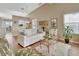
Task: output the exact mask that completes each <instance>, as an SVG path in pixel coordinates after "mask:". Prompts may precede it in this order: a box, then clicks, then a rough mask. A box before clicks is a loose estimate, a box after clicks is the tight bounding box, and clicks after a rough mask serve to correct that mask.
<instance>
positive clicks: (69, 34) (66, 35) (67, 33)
mask: <svg viewBox="0 0 79 59" xmlns="http://www.w3.org/2000/svg"><path fill="white" fill-rule="evenodd" d="M72 32H73V30H72V28H71V26H66V25H65V28H64V38H65V43H67V44H68V43H69V40H70V38H72Z"/></svg>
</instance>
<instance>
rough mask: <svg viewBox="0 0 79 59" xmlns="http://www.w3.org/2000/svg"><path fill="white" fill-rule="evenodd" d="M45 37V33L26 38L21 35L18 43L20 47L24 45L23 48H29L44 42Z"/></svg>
mask: <svg viewBox="0 0 79 59" xmlns="http://www.w3.org/2000/svg"><path fill="white" fill-rule="evenodd" d="M44 35H45V32H43V33H36V34H33V35H25V36H23V35H21V36H19V38H18V43H19V44H20V45H22V46H23V47H26V46H29V45H31V44H33V43H36V42H38V41H40V40H43V39H44Z"/></svg>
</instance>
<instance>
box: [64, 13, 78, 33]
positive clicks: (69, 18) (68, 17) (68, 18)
mask: <svg viewBox="0 0 79 59" xmlns="http://www.w3.org/2000/svg"><path fill="white" fill-rule="evenodd" d="M64 25H68V26H71V27H72V29H73V34H79V12H77V13H70V14H65V15H64Z"/></svg>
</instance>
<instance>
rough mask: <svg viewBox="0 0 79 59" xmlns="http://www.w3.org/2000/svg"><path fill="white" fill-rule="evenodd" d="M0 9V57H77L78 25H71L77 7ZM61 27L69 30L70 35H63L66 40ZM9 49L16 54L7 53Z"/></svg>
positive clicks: (30, 5) (9, 6) (39, 5)
mask: <svg viewBox="0 0 79 59" xmlns="http://www.w3.org/2000/svg"><path fill="white" fill-rule="evenodd" d="M0 7H1V8H2V9H1V10H0V12H1V15H0V18H1V20H0V25H1V26H0V31H1V32H0V38H1V39H4V42H3V40H1V41H0V42H2V43H3V44H1V45H2V47H1V49H2V50H1V49H0V55H2V56H6V55H9V56H11V55H15V56H33V55H35V56H37V55H40V56H77V55H79V51H78V49H79V46H78V45H79V40H78V39H79V35H78V34H79V33H78V24H74V25H73V24H71V23H73V22H78V11H79V4H78V3H24V4H23V3H20V4H18V3H15V4H9V3H8V4H5V3H4V4H1V5H0ZM5 7H6V8H5ZM26 7H27V8H26ZM5 10H6V11H5ZM4 11H5V12H4ZM72 19H73V20H72ZM75 20H76V21H75ZM64 25H67V26H69V27H70V25H71V27H72V30H73V32H72V33H71V32H69V33H65V34H67V35H68V36H65V35H64V36H63V33H64V29H65V26H64ZM69 30H70V29H69ZM70 35H71V36H72V38H71V37H70ZM66 38H67V40H68V41H67V42H66V40H65V39H66ZM5 40H6V41H7V42H8V43H7V45H8V46H6V45H5V44H6V43H5ZM9 45H10V47H9ZM3 46H5V48H7V49H5V48H3ZM58 47H59V48H58ZM9 48H11V51H13V50H16V52H15V53H12V52H11V51H8V49H9ZM3 50H6V51H5V52H6V53H5V52H4V51H3ZM2 51H3V52H2ZM7 51H8V52H10V53H7ZM11 53H12V54H11Z"/></svg>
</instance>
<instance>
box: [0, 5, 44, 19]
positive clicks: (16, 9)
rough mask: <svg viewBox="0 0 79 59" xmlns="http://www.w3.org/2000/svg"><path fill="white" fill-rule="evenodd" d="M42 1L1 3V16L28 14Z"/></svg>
mask: <svg viewBox="0 0 79 59" xmlns="http://www.w3.org/2000/svg"><path fill="white" fill-rule="evenodd" d="M42 5H43V4H42V3H0V17H3V18H7V19H12V15H17V16H26V15H28V14H29V13H31V12H32V11H34V10H35V9H37V8H38V7H40V6H42Z"/></svg>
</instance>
